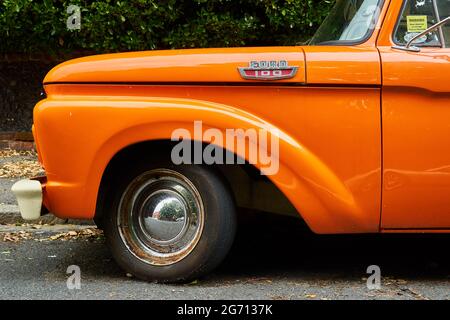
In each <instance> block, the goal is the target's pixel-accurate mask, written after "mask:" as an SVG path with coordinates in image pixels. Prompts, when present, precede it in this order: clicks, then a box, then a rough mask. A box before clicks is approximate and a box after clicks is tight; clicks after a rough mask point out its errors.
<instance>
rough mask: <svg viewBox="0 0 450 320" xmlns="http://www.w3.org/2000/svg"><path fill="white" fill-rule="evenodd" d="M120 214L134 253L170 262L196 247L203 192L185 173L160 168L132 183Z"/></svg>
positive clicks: (154, 261)
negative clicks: (198, 189)
mask: <svg viewBox="0 0 450 320" xmlns="http://www.w3.org/2000/svg"><path fill="white" fill-rule="evenodd" d="M117 217H118V221H117V222H118V226H119V231H120V235H121V237H122V240H123V241H124V243H125V244H126V246H127V248H128V249H129V250H130V252H131V253H132V254H134V255H135V256H136V257H137V258H139V259H140V260H142V261H143V262H145V263H149V264H152V265H169V264H173V263H176V262H177V261H180V260H181V259H183V258H185V257H186V256H187V255H188V254H189V253H190V252H191V251H192V250H193V249H194V248H195V245H196V244H197V242H198V240H199V239H200V236H201V231H202V230H203V223H204V210H203V204H202V201H201V197H200V194H199V192H198V191H197V189H196V188H195V186H194V185H193V184H192V183H191V182H190V181H189V180H188V179H187V178H186V177H185V176H183V175H182V174H180V173H178V172H176V171H172V170H168V169H156V170H151V171H148V172H146V173H144V174H143V175H141V176H139V177H137V178H136V179H134V180H133V181H132V182H131V183H130V185H129V186H128V188H127V189H126V191H125V192H124V194H123V196H122V199H121V201H120V205H119V214H118V216H117Z"/></svg>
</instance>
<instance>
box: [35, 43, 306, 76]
mask: <svg viewBox="0 0 450 320" xmlns="http://www.w3.org/2000/svg"><path fill="white" fill-rule="evenodd" d="M251 61H267V62H271V61H272V62H273V61H275V62H279V61H286V62H287V63H288V66H293V67H297V69H296V70H297V73H296V74H295V76H294V77H292V78H290V79H283V80H279V81H281V82H295V83H304V82H305V78H306V75H305V72H306V71H305V54H304V51H303V49H302V48H301V47H267V48H264V47H261V48H227V49H188V50H164V51H144V52H130V53H116V54H104V55H97V56H89V57H84V58H79V59H74V60H70V61H67V62H64V63H62V64H60V65H58V66H56V67H55V68H53V69H52V70H51V71H50V72H49V73H48V74H47V76H46V77H45V79H44V84H53V83H186V82H200V83H201V82H205V83H206V82H216V83H228V82H251V81H255V80H245V79H243V77H242V75H241V74H240V72H239V68H242V67H248V66H249V63H250V62H251ZM277 82H278V81H277Z"/></svg>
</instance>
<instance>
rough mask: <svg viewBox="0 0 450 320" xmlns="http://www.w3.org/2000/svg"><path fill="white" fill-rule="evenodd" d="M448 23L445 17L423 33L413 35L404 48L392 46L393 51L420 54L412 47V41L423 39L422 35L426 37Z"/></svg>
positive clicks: (449, 18)
mask: <svg viewBox="0 0 450 320" xmlns="http://www.w3.org/2000/svg"><path fill="white" fill-rule="evenodd" d="M449 21H450V17H447V18H445V19H443V20H441V21H439V22H438V23H436V24H434V25H432V26H431V27H429V28H428V29H427V30H425V31H423V32H421V33H419V34H417V35H415V36H414V37H413V38H412V39H411V40H409V41H408V43H407V44H406V46H393V48H394V49H400V50H405V51H412V52H420V48H418V47H415V46H412V44H413V43H414V41H416V40H417V39H419V38H421V37H423V36H424V35H427V34H428V33H430V32H433V31H434V30H436V29H437V28H439V27H440V26H442V25H444V24H446V23H447V22H449ZM441 41H444V39H442V40H441Z"/></svg>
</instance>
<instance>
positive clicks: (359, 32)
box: [310, 0, 382, 45]
mask: <svg viewBox="0 0 450 320" xmlns="http://www.w3.org/2000/svg"><path fill="white" fill-rule="evenodd" d="M381 4H382V0H337V1H336V4H335V6H334V7H333V9H332V10H331V12H330V14H329V15H328V17H327V18H326V19H325V21H324V22H323V23H322V25H321V26H320V28H319V29H318V30H317V32H316V34H315V35H314V37H313V38H312V39H311V41H310V44H311V45H326V44H330V45H332V44H341V43H354V42H359V41H362V40H364V39H365V38H366V37H368V36H369V35H370V34H371V32H372V31H373V28H374V26H375V24H376V21H377V19H378V16H379V13H380V11H381Z"/></svg>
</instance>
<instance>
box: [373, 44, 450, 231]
mask: <svg viewBox="0 0 450 320" xmlns="http://www.w3.org/2000/svg"><path fill="white" fill-rule="evenodd" d="M380 54H381V59H382V66H383V90H382V121H383V128H382V132H383V159H384V162H383V165H384V171H383V200H382V204H383V206H382V228H384V229H433V228H449V227H450V49H448V48H438V47H436V48H422V49H421V52H418V53H413V52H405V51H400V50H395V49H391V47H382V48H380Z"/></svg>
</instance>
